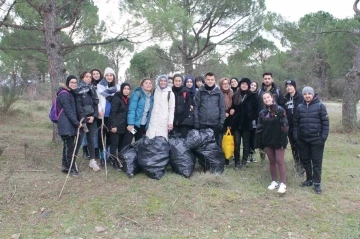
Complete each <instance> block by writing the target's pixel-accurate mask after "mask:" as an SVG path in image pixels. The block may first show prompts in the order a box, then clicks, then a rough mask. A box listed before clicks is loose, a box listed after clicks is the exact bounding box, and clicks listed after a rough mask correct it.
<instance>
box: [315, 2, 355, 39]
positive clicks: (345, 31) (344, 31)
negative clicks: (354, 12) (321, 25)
mask: <svg viewBox="0 0 360 239" xmlns="http://www.w3.org/2000/svg"><path fill="white" fill-rule="evenodd" d="M359 1H360V0H359ZM337 32H341V33H350V34H353V35H356V36H360V32H359V33H356V32H352V31H348V30H330V31H322V32H313V33H312V34H313V35H319V34H328V33H337Z"/></svg>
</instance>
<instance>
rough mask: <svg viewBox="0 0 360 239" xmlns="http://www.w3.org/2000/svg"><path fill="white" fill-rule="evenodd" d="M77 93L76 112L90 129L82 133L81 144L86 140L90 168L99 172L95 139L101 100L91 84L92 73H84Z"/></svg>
mask: <svg viewBox="0 0 360 239" xmlns="http://www.w3.org/2000/svg"><path fill="white" fill-rule="evenodd" d="M74 92H75V101H76V111H77V113H78V114H80V118H83V119H84V123H86V126H87V128H88V130H89V131H88V132H86V133H85V132H84V131H83V130H82V131H81V136H80V138H79V142H81V141H82V138H86V141H87V150H88V152H89V156H90V162H89V167H90V168H92V169H93V170H94V171H99V170H100V168H99V166H98V165H97V162H96V160H95V146H94V143H95V142H94V137H95V133H96V130H97V127H96V119H97V117H98V113H99V112H98V103H99V98H98V95H97V93H96V90H95V87H94V86H93V85H92V84H91V73H90V72H84V73H82V74H81V75H80V81H79V84H78V88H77V89H76V90H75V91H74Z"/></svg>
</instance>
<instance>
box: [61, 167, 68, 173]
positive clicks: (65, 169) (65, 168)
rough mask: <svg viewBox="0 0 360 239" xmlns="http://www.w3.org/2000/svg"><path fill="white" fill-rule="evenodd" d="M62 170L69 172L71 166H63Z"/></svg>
mask: <svg viewBox="0 0 360 239" xmlns="http://www.w3.org/2000/svg"><path fill="white" fill-rule="evenodd" d="M61 172H62V173H66V174H67V173H68V172H69V167H66V166H62V167H61Z"/></svg>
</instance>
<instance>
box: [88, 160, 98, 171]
mask: <svg viewBox="0 0 360 239" xmlns="http://www.w3.org/2000/svg"><path fill="white" fill-rule="evenodd" d="M89 167H90V168H92V169H93V170H94V171H95V172H96V171H99V170H100V168H99V166H98V165H97V163H96V160H95V159H91V160H90V163H89Z"/></svg>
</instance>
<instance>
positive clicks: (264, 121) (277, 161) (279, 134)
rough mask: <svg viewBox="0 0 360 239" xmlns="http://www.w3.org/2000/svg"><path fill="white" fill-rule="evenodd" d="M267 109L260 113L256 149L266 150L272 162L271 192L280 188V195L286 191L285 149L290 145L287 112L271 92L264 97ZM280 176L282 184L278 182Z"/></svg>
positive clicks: (264, 94)
mask: <svg viewBox="0 0 360 239" xmlns="http://www.w3.org/2000/svg"><path fill="white" fill-rule="evenodd" d="M262 99H263V102H264V105H265V108H264V109H263V110H261V111H260V113H259V119H258V125H257V129H256V139H255V140H256V141H255V147H256V148H265V152H266V155H267V157H268V158H269V162H270V174H271V179H272V181H271V183H270V185H269V187H268V189H269V190H274V189H276V188H278V193H285V191H286V171H285V160H284V155H285V148H286V145H287V143H288V139H287V134H288V129H289V126H288V121H287V117H286V112H285V110H284V109H283V108H281V107H280V106H278V105H277V104H276V102H275V100H274V96H273V95H272V94H271V93H270V92H265V93H263V95H262ZM278 172H279V174H280V184H279V183H278V182H277V180H278Z"/></svg>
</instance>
